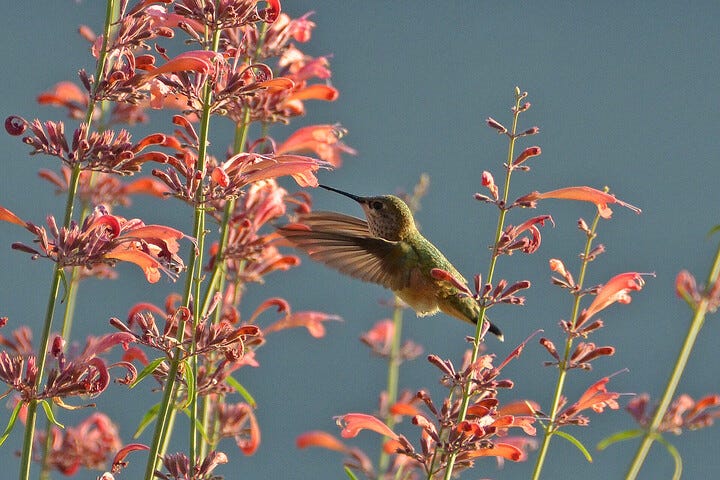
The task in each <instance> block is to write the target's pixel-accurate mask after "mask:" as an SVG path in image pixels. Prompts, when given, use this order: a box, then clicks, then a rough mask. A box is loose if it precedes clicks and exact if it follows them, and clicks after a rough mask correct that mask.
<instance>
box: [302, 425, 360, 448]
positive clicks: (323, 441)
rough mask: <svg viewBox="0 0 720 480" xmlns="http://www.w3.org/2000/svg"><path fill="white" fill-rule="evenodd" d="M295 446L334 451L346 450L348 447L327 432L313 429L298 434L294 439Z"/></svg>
mask: <svg viewBox="0 0 720 480" xmlns="http://www.w3.org/2000/svg"><path fill="white" fill-rule="evenodd" d="M295 445H296V446H297V448H308V447H321V448H327V449H328V450H335V451H336V452H347V451H348V450H349V449H348V447H346V446H345V444H343V443H342V442H341V441H340V440H338V439H337V438H335V437H334V436H332V435H330V434H329V433H326V432H323V431H320V430H314V431H311V432H305V433H303V434H302V435H299V436H298V437H297V439H296V440H295Z"/></svg>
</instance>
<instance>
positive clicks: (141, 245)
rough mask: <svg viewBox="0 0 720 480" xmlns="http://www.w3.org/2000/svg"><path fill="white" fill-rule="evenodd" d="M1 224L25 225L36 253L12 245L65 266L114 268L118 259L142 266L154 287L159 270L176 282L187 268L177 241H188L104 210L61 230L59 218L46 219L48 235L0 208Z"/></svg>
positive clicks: (177, 233) (176, 232)
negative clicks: (177, 276)
mask: <svg viewBox="0 0 720 480" xmlns="http://www.w3.org/2000/svg"><path fill="white" fill-rule="evenodd" d="M0 220H4V221H6V222H11V223H15V224H17V225H22V226H23V227H25V229H26V230H28V231H29V232H30V233H32V234H34V235H35V236H36V237H37V239H36V242H37V245H38V248H39V250H38V249H36V248H35V247H30V246H27V245H24V244H21V243H15V244H13V246H12V247H13V248H14V249H15V250H21V251H23V252H26V253H30V254H32V255H34V256H37V257H46V258H48V259H50V260H52V261H54V262H57V263H58V264H60V266H62V267H73V266H78V267H86V268H87V269H92V268H93V267H95V266H97V265H102V264H106V265H110V266H112V265H114V264H115V262H116V261H117V260H120V261H125V262H131V263H134V264H136V265H138V266H139V267H140V268H142V269H143V271H144V272H145V276H146V278H147V280H148V282H150V283H155V282H157V281H158V280H160V271H163V272H164V273H166V274H167V275H168V276H170V277H171V278H174V277H175V275H176V274H177V273H179V272H180V271H181V270H182V269H183V268H185V266H184V264H183V261H182V259H181V258H180V257H179V256H178V255H177V252H178V251H179V250H180V245H179V244H178V240H180V239H181V238H183V237H185V235H184V234H183V233H182V232H180V231H179V230H175V229H174V228H170V227H165V226H162V225H145V224H144V223H143V222H142V221H141V220H139V219H132V220H126V219H124V218H122V217H117V216H114V215H110V214H109V213H108V211H107V210H106V209H105V207H103V206H99V207H96V208H95V211H93V213H92V214H90V215H89V216H88V217H86V218H85V220H84V221H83V223H82V225H77V224H73V225H71V226H70V228H64V227H63V228H62V229H58V227H57V224H56V222H55V219H54V218H53V217H51V216H50V217H48V219H47V224H48V229H49V231H50V232H49V233H50V234H51V235H52V238H50V237H49V236H48V232H47V231H46V229H45V228H44V227H39V226H36V225H34V224H32V223H30V222H25V221H23V220H22V219H20V218H19V217H18V216H17V215H15V214H14V213H12V212H10V211H9V210H7V209H5V208H2V207H0Z"/></svg>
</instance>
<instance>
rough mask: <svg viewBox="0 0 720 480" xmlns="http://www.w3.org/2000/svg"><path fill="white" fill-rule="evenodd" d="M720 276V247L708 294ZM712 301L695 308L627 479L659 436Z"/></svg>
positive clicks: (633, 476)
mask: <svg viewBox="0 0 720 480" xmlns="http://www.w3.org/2000/svg"><path fill="white" fill-rule="evenodd" d="M719 275H720V247H719V248H718V250H717V252H715V259H714V260H713V264H712V268H711V269H710V274H709V275H708V280H707V283H706V284H705V285H706V292H708V291H711V290H712V289H713V285H715V284H716V283H717V281H718V276H719ZM710 301H711V299H710V298H708V296H707V295H703V298H702V300H700V302H699V303H698V304H697V307H696V308H695V313H694V315H693V318H692V321H691V322H690V328H689V329H688V333H687V336H686V337H685V341H684V342H683V345H682V348H681V349H680V353H679V354H678V358H677V360H676V361H675V367H674V368H673V370H672V374H671V375H670V378H669V380H668V383H667V385H666V386H665V392H664V393H663V396H662V398H661V399H660V403H659V404H658V407H657V409H656V410H655V415H653V418H652V420H651V422H650V425H649V426H648V428H647V430H646V432H645V435H644V436H643V439H642V442H640V446H639V447H638V450H637V452H635V456H634V457H633V460H632V463H631V464H630V468H629V469H628V473H627V476H626V477H625V478H626V479H628V480H633V479H634V478H636V477H637V475H638V473H640V468H641V467H642V465H643V463H644V462H645V457H646V456H647V454H648V452H649V451H650V446H651V445H652V442H653V440H655V438H656V436H657V435H658V432H657V429H658V427H659V426H660V424H661V423H662V420H663V418H664V417H665V413H666V412H667V410H668V408H669V407H670V403H671V402H672V399H673V397H674V396H675V391H676V390H677V386H678V384H679V383H680V378H682V374H683V371H684V370H685V366H686V365H687V361H688V359H689V358H690V353H691V352H692V350H693V347H694V345H695V340H696V339H697V336H698V334H699V333H700V330H701V329H702V326H703V323H704V322H705V314H706V313H707V310H708V305H709V303H710Z"/></svg>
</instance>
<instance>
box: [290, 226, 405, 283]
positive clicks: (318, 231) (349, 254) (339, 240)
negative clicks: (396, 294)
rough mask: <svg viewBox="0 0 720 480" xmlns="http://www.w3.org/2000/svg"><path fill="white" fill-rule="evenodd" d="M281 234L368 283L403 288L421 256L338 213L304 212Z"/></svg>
mask: <svg viewBox="0 0 720 480" xmlns="http://www.w3.org/2000/svg"><path fill="white" fill-rule="evenodd" d="M278 233H280V235H282V236H283V237H285V238H286V239H287V240H288V241H289V242H290V243H292V244H293V245H294V246H296V247H297V248H299V249H301V250H303V251H304V252H306V253H307V254H308V255H310V257H311V258H312V259H313V260H317V261H319V262H322V263H324V264H326V265H328V266H329V267H332V268H335V269H337V270H339V271H340V272H342V273H344V274H346V275H350V276H352V277H355V278H357V279H360V280H364V281H366V282H373V283H378V284H380V285H382V286H384V287H386V288H389V289H391V290H400V289H403V288H405V287H407V286H409V283H410V272H411V270H412V267H413V264H414V263H416V261H417V256H416V255H415V252H414V251H413V249H412V247H410V246H409V245H407V244H406V243H404V242H391V241H388V240H384V239H382V238H377V237H373V236H372V235H371V234H370V231H369V230H368V226H367V223H366V222H365V221H364V220H361V219H359V218H356V217H351V216H349V215H343V214H341V213H335V212H313V213H308V214H305V215H300V217H299V218H298V221H297V223H292V224H289V225H285V226H284V227H280V228H278Z"/></svg>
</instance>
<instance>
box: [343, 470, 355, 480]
mask: <svg viewBox="0 0 720 480" xmlns="http://www.w3.org/2000/svg"><path fill="white" fill-rule="evenodd" d="M344 470H345V475H347V476H348V478H349V479H350V480H358V478H357V477H356V476H355V474H354V473H353V472H352V470H350V468H349V467H344Z"/></svg>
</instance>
